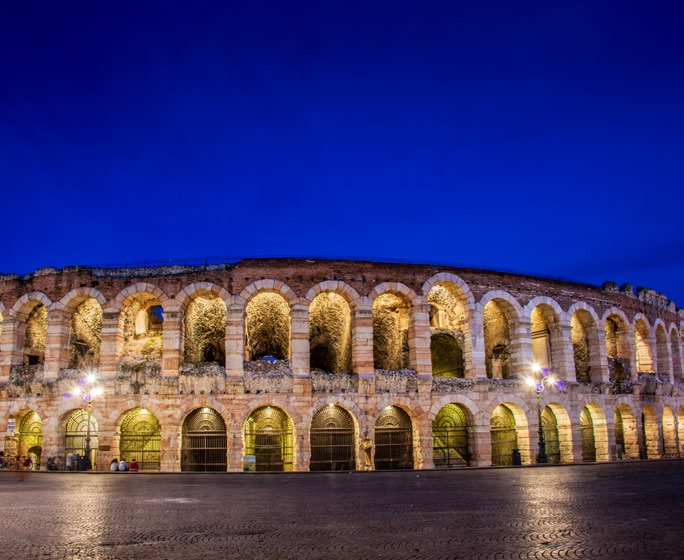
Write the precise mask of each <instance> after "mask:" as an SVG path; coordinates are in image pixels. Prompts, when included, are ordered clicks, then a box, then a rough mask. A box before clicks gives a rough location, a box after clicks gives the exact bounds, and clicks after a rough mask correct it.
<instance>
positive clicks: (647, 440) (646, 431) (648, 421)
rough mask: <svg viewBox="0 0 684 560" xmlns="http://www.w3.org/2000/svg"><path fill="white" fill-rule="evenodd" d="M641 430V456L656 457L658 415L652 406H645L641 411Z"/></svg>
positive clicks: (657, 456)
mask: <svg viewBox="0 0 684 560" xmlns="http://www.w3.org/2000/svg"><path fill="white" fill-rule="evenodd" d="M641 430H642V437H643V449H642V456H643V458H644V459H658V458H659V457H660V452H659V450H658V448H659V447H660V445H659V443H660V437H659V435H658V417H657V415H656V412H655V410H654V409H653V407H652V406H650V405H649V406H645V407H644V409H643V411H642V413H641Z"/></svg>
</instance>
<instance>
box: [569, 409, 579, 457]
mask: <svg viewBox="0 0 684 560" xmlns="http://www.w3.org/2000/svg"><path fill="white" fill-rule="evenodd" d="M579 412H580V413H581V412H582V409H580V411H579ZM579 420H580V415H579V414H578V415H577V421H576V422H572V421H571V422H570V428H571V430H572V461H573V463H581V462H582V430H581V428H580V421H579Z"/></svg>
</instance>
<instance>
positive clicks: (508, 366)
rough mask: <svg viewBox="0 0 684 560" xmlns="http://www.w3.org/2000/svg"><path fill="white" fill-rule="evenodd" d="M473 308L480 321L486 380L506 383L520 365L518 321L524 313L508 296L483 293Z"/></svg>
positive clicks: (515, 301) (499, 291) (492, 292)
mask: <svg viewBox="0 0 684 560" xmlns="http://www.w3.org/2000/svg"><path fill="white" fill-rule="evenodd" d="M477 308H478V310H479V311H480V313H481V317H482V328H483V333H484V350H485V367H486V370H487V377H490V378H503V379H507V378H509V377H511V376H513V375H514V371H516V370H517V369H518V367H519V365H520V361H521V357H520V335H519V324H520V318H521V317H522V316H523V315H524V310H523V308H522V307H521V306H520V304H519V303H518V302H517V300H516V299H515V298H513V297H512V296H511V295H510V294H508V293H506V292H503V291H501V290H494V291H491V292H487V293H486V294H485V295H484V296H483V297H482V299H481V300H480V303H478V304H477Z"/></svg>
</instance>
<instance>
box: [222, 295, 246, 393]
mask: <svg viewBox="0 0 684 560" xmlns="http://www.w3.org/2000/svg"><path fill="white" fill-rule="evenodd" d="M226 313H227V314H226V377H228V378H233V379H242V377H243V376H244V370H243V364H244V361H245V306H244V303H231V304H229V305H228V306H227V309H226Z"/></svg>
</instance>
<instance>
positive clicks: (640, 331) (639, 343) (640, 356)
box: [634, 319, 653, 373]
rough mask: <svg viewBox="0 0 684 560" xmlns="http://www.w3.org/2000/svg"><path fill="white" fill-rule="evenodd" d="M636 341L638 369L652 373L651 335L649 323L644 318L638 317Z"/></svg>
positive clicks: (635, 330)
mask: <svg viewBox="0 0 684 560" xmlns="http://www.w3.org/2000/svg"><path fill="white" fill-rule="evenodd" d="M634 342H635V344H636V361H637V371H638V372H649V373H652V372H653V355H652V353H651V335H650V333H649V329H648V325H647V324H646V321H644V320H643V319H638V320H637V322H636V324H635V325H634Z"/></svg>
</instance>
